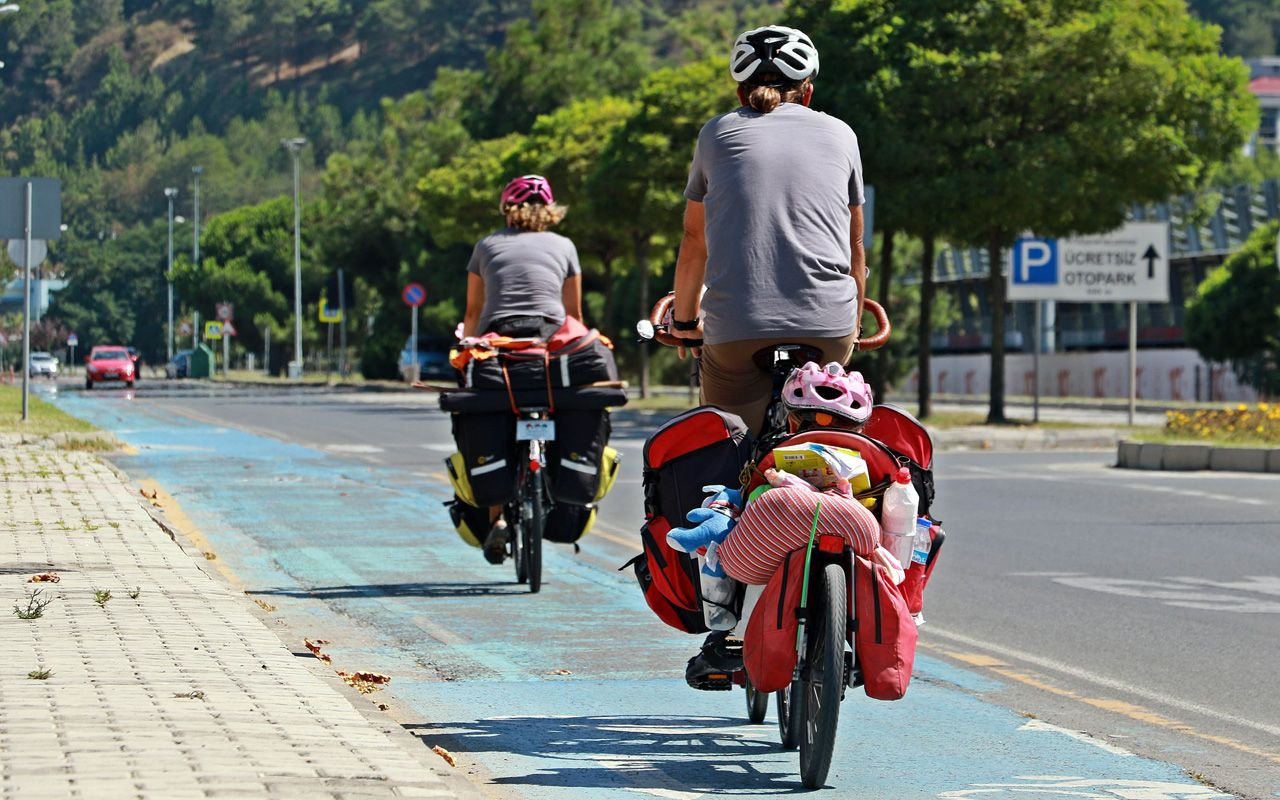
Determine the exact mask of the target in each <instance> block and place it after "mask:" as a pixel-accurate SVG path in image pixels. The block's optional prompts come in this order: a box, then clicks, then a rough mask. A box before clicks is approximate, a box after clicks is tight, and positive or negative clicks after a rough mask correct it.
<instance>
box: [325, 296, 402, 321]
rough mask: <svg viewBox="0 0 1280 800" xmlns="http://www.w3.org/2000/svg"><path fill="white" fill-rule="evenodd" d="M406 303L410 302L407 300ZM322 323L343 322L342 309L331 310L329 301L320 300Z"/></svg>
mask: <svg viewBox="0 0 1280 800" xmlns="http://www.w3.org/2000/svg"><path fill="white" fill-rule="evenodd" d="M405 302H408V301H407V300H406V301H405ZM320 321H321V322H342V309H340V308H329V304H328V301H326V300H324V299H321V300H320Z"/></svg>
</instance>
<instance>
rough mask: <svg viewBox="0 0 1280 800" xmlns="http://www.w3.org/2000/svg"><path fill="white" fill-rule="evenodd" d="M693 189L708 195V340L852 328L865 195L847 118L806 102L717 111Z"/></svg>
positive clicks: (692, 174)
mask: <svg viewBox="0 0 1280 800" xmlns="http://www.w3.org/2000/svg"><path fill="white" fill-rule="evenodd" d="M684 196H685V197H686V198H688V199H690V200H696V201H700V202H703V203H705V211H706V233H707V273H706V279H705V281H704V283H705V284H706V287H707V291H706V294H705V295H703V298H702V309H703V311H704V312H705V313H706V327H705V330H706V341H707V342H709V343H711V344H719V343H722V342H735V341H739V340H742V339H757V338H765V337H770V336H776V335H786V336H845V335H847V334H849V333H852V332H853V329H854V319H853V317H854V314H855V313H856V309H857V300H858V289H857V285H856V284H855V283H854V281H853V278H852V276H850V274H849V267H850V265H849V262H850V259H851V258H852V254H851V252H850V248H849V206H851V205H855V206H858V205H862V204H863V202H864V198H863V190H862V158H861V156H860V155H859V154H858V138H857V137H856V136H855V135H854V133H853V131H852V130H851V129H850V128H849V126H848V125H846V124H845V123H843V122H841V121H840V120H838V119H836V118H835V117H830V116H827V115H826V114H822V113H819V112H817V111H813V110H812V109H809V108H806V107H805V106H803V105H800V104H798V103H783V104H782V105H780V106H778V107H777V108H776V109H774V110H773V111H772V112H771V113H769V114H760V113H758V112H756V111H752V110H751V109H750V108H746V107H743V108H739V109H738V110H736V111H731V112H730V113H728V114H722V115H721V116H718V117H715V118H713V119H712V120H711V121H709V122H708V123H707V124H706V125H704V126H702V131H701V133H699V134H698V144H697V147H696V149H695V150H694V155H693V166H692V168H691V169H690V170H689V183H688V185H687V186H686V187H685V190H684Z"/></svg>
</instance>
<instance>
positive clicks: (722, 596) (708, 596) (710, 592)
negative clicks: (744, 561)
mask: <svg viewBox="0 0 1280 800" xmlns="http://www.w3.org/2000/svg"><path fill="white" fill-rule="evenodd" d="M715 550H716V543H715V542H712V543H711V544H710V545H708V546H707V554H706V555H699V556H698V576H699V578H700V579H701V582H702V619H703V620H704V621H705V622H706V623H707V627H708V628H710V629H711V630H713V631H728V630H733V626H735V625H737V624H738V617H737V616H736V615H734V613H733V611H732V610H730V608H729V606H731V605H732V604H733V593H734V589H735V586H734V582H733V578H730V577H729V576H728V575H721V576H719V577H716V576H715V575H708V574H707V570H706V569H705V567H706V565H707V561H708V560H711V561H712V563H713V568H714V564H715V562H716V561H717V556H716V552H715Z"/></svg>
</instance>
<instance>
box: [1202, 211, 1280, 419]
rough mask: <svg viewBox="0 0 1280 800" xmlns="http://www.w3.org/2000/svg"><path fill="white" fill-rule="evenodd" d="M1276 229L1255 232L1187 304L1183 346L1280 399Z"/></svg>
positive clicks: (1279, 288)
mask: <svg viewBox="0 0 1280 800" xmlns="http://www.w3.org/2000/svg"><path fill="white" fill-rule="evenodd" d="M1278 232H1280V224H1277V223H1274V222H1273V223H1271V224H1270V225H1265V226H1263V227H1261V228H1259V229H1258V230H1256V231H1254V233H1253V235H1252V236H1250V237H1249V241H1248V242H1246V243H1245V246H1244V247H1243V248H1242V249H1240V250H1239V251H1237V252H1235V253H1233V254H1232V255H1231V256H1230V257H1229V258H1227V260H1226V261H1224V262H1222V264H1220V265H1219V266H1218V267H1217V268H1215V269H1214V270H1213V271H1212V272H1211V273H1209V276H1208V277H1207V278H1205V280H1204V282H1203V283H1201V284H1200V287H1199V288H1198V289H1197V290H1196V295H1195V297H1193V298H1191V299H1190V300H1189V301H1188V302H1187V343H1188V344H1190V345H1191V346H1192V347H1194V348H1195V349H1196V350H1197V351H1199V353H1200V355H1201V356H1203V357H1204V358H1205V359H1206V360H1209V361H1229V362H1231V364H1232V366H1233V367H1234V368H1235V370H1236V374H1237V375H1239V376H1240V377H1241V379H1242V380H1243V381H1244V382H1246V383H1248V384H1249V385H1250V386H1253V387H1254V388H1255V389H1257V390H1258V391H1259V392H1262V393H1263V394H1267V395H1276V394H1280V271H1277V270H1276V249H1275V248H1276V235H1277V233H1278Z"/></svg>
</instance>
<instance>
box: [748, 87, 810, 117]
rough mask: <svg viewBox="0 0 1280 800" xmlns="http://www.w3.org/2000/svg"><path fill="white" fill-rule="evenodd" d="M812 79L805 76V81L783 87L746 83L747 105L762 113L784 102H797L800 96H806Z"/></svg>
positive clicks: (766, 112)
mask: <svg viewBox="0 0 1280 800" xmlns="http://www.w3.org/2000/svg"><path fill="white" fill-rule="evenodd" d="M810 83H812V80H811V79H809V78H805V79H804V80H803V81H801V82H799V83H796V84H792V85H791V86H786V87H784V88H782V89H779V88H777V87H776V86H752V85H751V84H744V85H743V88H745V89H746V90H747V105H749V106H751V108H752V109H753V110H755V111H759V112H760V113H761V114H768V113H769V112H770V111H773V110H774V109H775V108H777V107H778V106H780V105H782V104H783V103H796V102H799V100H800V98H802V97H804V91H805V87H807V86H808V85H809V84H810Z"/></svg>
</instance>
